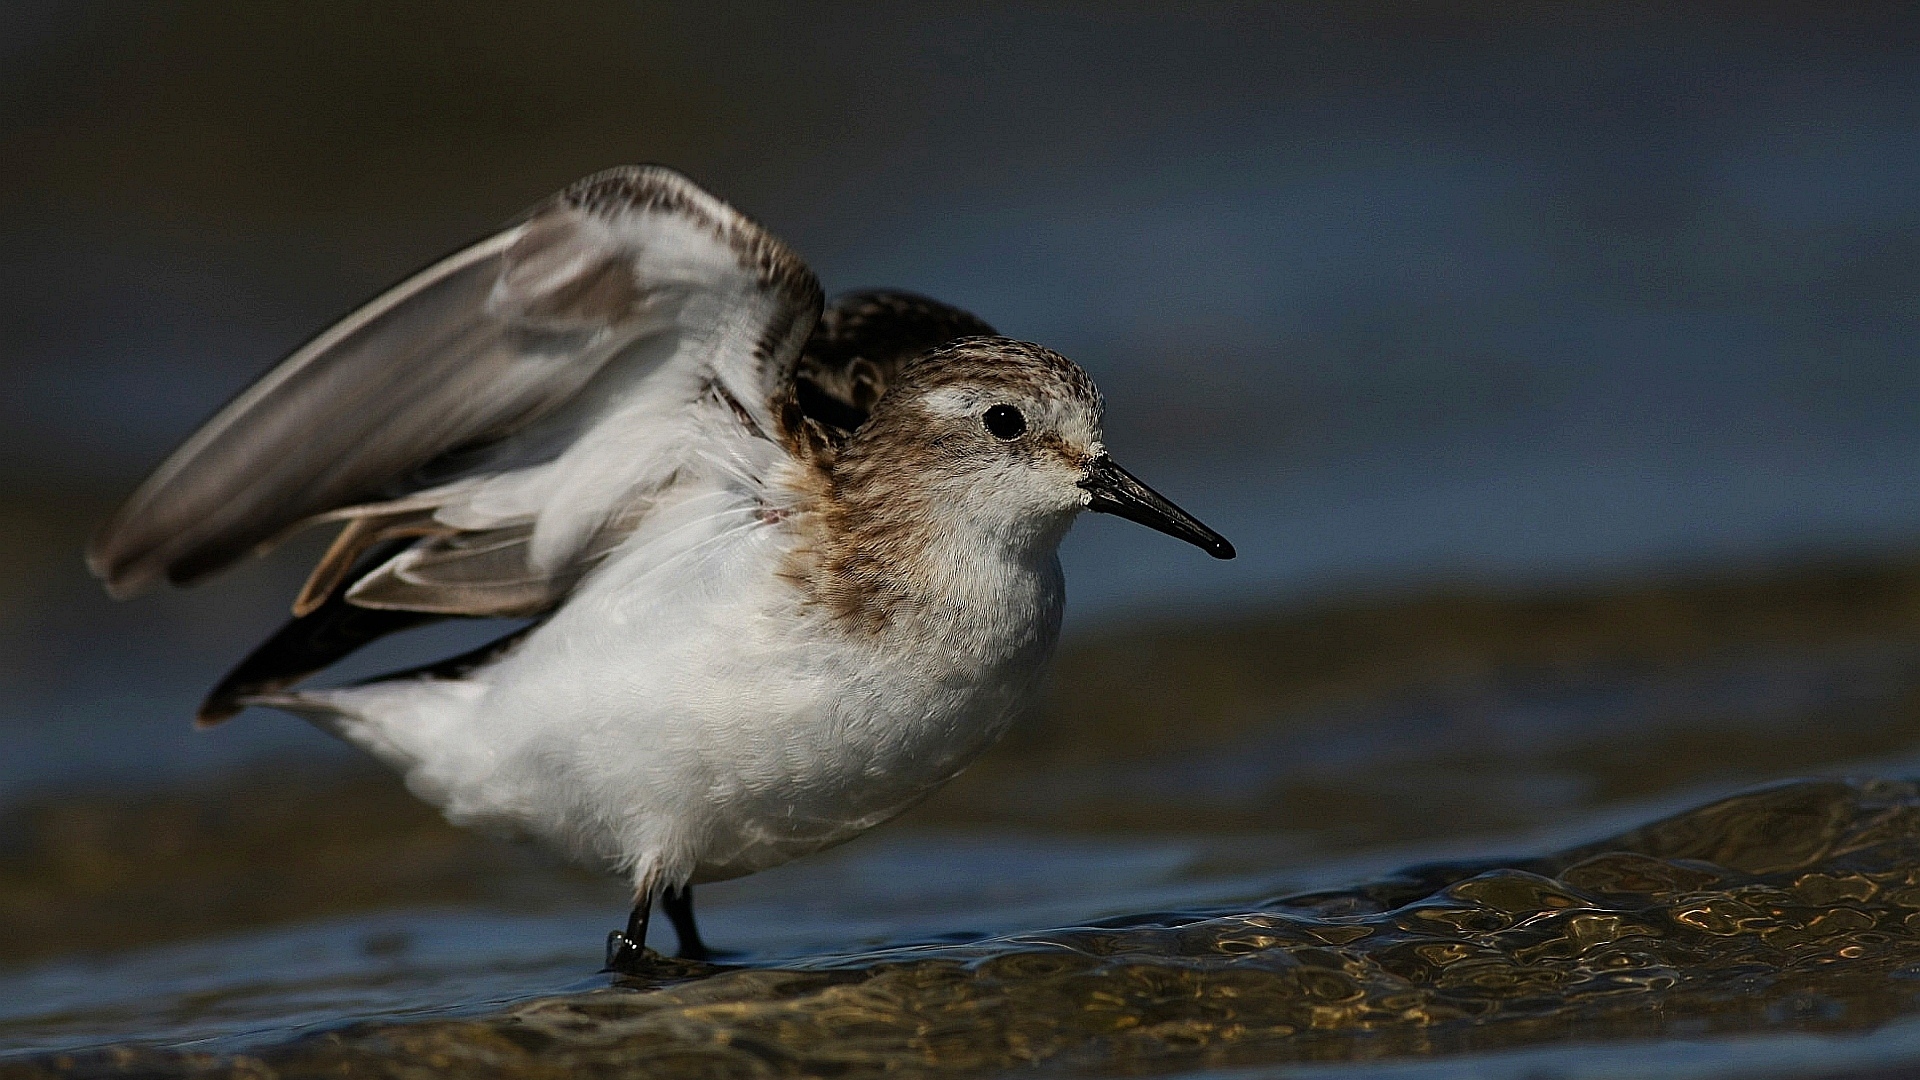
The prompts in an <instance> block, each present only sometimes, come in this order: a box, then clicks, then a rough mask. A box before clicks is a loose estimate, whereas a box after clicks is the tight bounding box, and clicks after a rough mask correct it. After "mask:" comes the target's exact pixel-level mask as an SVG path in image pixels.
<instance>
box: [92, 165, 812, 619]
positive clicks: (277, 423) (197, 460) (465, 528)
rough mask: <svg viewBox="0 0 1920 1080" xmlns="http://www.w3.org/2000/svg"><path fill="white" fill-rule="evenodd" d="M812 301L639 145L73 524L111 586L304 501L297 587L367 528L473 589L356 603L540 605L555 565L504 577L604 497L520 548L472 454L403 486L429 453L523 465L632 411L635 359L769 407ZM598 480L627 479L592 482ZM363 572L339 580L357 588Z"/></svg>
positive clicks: (766, 249) (359, 320) (323, 571)
mask: <svg viewBox="0 0 1920 1080" xmlns="http://www.w3.org/2000/svg"><path fill="white" fill-rule="evenodd" d="M820 303H821V300H820V287H819V283H818V282H817V281H816V280H815V278H814V276H813V273H812V272H811V271H810V270H808V269H807V267H806V265H805V264H804V263H803V262H802V261H801V260H800V259H799V258H798V257H797V256H796V255H794V253H793V252H792V251H790V250H789V249H788V248H787V247H786V246H785V245H784V244H782V243H781V242H780V241H779V240H777V239H775V238H774V237H773V236H772V235H770V234H768V233H767V232H766V231H765V230H763V229H761V228H760V227H759V226H758V225H756V224H755V223H754V222H752V221H751V220H749V219H748V218H746V217H745V216H744V215H742V214H740V213H739V212H737V211H735V210H734V209H733V208H732V207H730V206H728V205H727V204H725V203H724V202H721V201H720V200H719V199H716V198H714V197H713V196H712V195H709V194H708V193H706V192H705V191H702V190H701V189H700V188H699V187H697V186H695V185H694V184H693V183H692V182H691V181H689V180H687V179H686V178H685V177H682V176H680V175H679V174H677V173H675V172H673V171H671V170H668V169H664V168H658V167H639V168H632V167H629V168H619V169H612V170H609V171H607V172H603V173H599V174H596V175H594V176H590V177H588V178H586V179H584V180H581V181H580V182H578V183H576V184H574V185H573V186H572V187H569V188H568V189H566V190H565V191H563V192H561V193H559V194H558V195H556V196H554V197H553V198H552V199H549V200H548V201H547V202H545V203H543V204H541V205H540V206H538V207H536V208H535V209H534V210H533V211H531V212H530V213H529V214H528V215H527V216H526V217H525V218H524V219H522V220H521V221H520V222H519V223H518V224H516V225H514V226H512V227H510V228H508V229H506V230H505V231H503V232H501V233H499V234H497V235H495V236H491V237H489V238H487V239H485V240H482V241H480V242H479V243H477V244H475V245H473V246H472V247H470V248H467V249H466V250H464V251H461V252H459V253H457V254H455V255H452V256H450V257H448V258H447V259H444V260H442V261H441V262H439V263H436V264H435V265H433V266H431V267H428V268H427V269H426V270H423V271H421V272H420V273H418V274H416V275H414V276H413V277H412V278H409V279H408V280H406V281H404V282H402V283H401V284H399V285H398V286H395V287H394V288H393V289H392V290H390V291H389V292H387V293H386V294H385V295H383V296H381V297H379V298H378V299H376V300H374V301H373V302H372V303H370V304H368V305H366V306H365V307H363V308H361V309H360V310H358V311H356V312H354V313H353V314H352V315H349V316H348V317H347V318H345V319H343V320H341V321H340V323H338V324H337V325H335V326H334V327H333V328H332V329H329V330H327V331H326V332H325V333H323V334H321V335H320V336H319V337H317V338H315V339H314V340H313V341H311V342H309V343H308V344H307V345H305V346H304V347H302V348H301V349H299V350H298V351H297V352H295V353H294V354H293V355H291V356H289V357H288V358H287V359H286V360H285V361H283V362H281V364H280V365H279V366H277V367H275V368H274V369H273V370H272V371H270V372H268V373H267V375H266V376H265V377H263V378H262V379H260V381H259V382H257V383H255V384H254V385H253V386H251V387H249V388H248V389H247V390H246V391H245V392H243V393H242V394H241V395H240V396H239V397H237V398H235V399H234V400H233V401H232V402H231V403H230V404H228V405H227V406H226V407H225V408H223V409H221V410H220V411H219V412H218V413H217V414H215V415H214V417H213V418H212V419H211V420H209V421H207V423H206V424H205V425H204V426H202V427H201V428H200V430H199V431H197V432H195V433H194V435H193V436H192V437H191V438H189V439H188V440H187V441H186V443H185V444H183V445H182V446H181V447H180V448H179V449H178V450H176V451H174V453H173V454H172V456H170V457H169V458H167V460H166V461H165V462H164V463H162V464H161V466H160V467H159V468H158V469H157V470H155V471H154V473H153V475H152V476H150V477H149V478H148V479H147V480H146V482H145V483H143V484H142V485H141V486H140V487H139V489H138V490H136V491H135V492H134V493H133V495H132V496H131V497H130V498H129V499H128V500H127V502H126V504H125V505H124V506H122V507H121V508H120V510H119V511H118V512H117V513H116V514H115V515H114V516H113V518H112V519H111V520H109V521H108V522H107V524H106V525H105V526H104V527H103V528H102V529H101V530H100V532H99V533H98V535H97V536H96V537H95V538H94V540H93V543H92V544H91V545H90V546H89V548H88V552H87V561H88V565H89V566H90V567H91V568H92V569H93V572H94V573H95V574H97V575H98V576H99V577H101V578H102V579H103V580H104V581H105V583H106V586H107V589H108V591H109V592H111V593H112V594H113V595H115V596H128V595H132V594H134V593H137V592H139V591H141V590H142V589H145V588H147V587H149V586H151V585H153V584H154V583H155V582H157V581H159V580H161V579H163V578H164V579H166V580H168V581H172V582H174V583H176V584H185V583H188V582H192V581H194V580H197V579H199V578H201V577H204V576H206V575H208V574H212V573H214V572H216V571H218V570H221V569H223V568H225V567H226V566H228V565H230V564H231V563H233V562H234V561H235V560H237V559H239V558H241V557H243V556H245V555H247V554H249V553H254V552H258V551H261V550H264V549H265V548H266V547H269V546H271V545H272V544H273V543H275V542H277V541H278V540H279V539H280V538H281V537H283V536H285V535H287V534H288V532H289V531H290V530H294V529H297V528H298V527H299V526H301V525H302V524H305V523H310V522H315V521H323V520H348V521H349V527H348V529H347V531H346V533H344V534H343V535H342V538H341V542H340V543H337V544H336V545H335V550H334V552H332V553H330V556H329V559H328V560H326V561H323V563H322V566H321V567H320V569H319V570H317V571H316V573H315V578H314V581H312V582H310V583H309V587H308V589H307V591H306V593H304V594H303V597H302V600H303V602H305V603H306V604H307V606H308V607H309V609H310V608H311V607H312V606H316V605H317V604H318V603H319V602H320V601H321V600H324V599H325V597H326V595H328V594H329V593H331V591H332V590H333V588H334V587H335V586H336V585H338V584H339V583H340V582H342V581H343V580H344V578H345V576H346V573H347V570H348V569H349V568H350V567H352V566H353V565H354V563H355V560H356V557H357V556H358V555H359V554H360V553H361V552H362V551H364V550H365V549H366V548H367V547H368V545H371V544H374V543H378V542H382V541H390V540H392V539H394V538H395V537H405V536H413V537H419V538H421V539H420V541H419V542H418V543H416V544H415V546H414V550H413V551H410V552H409V553H407V554H408V555H409V556H417V557H416V558H415V561H416V562H423V563H429V564H433V565H431V566H428V567H427V569H428V570H434V569H437V570H438V571H439V572H440V573H441V574H442V576H445V577H450V578H452V579H454V580H457V581H460V582H464V583H465V586H466V587H473V588H479V589H480V591H481V592H482V593H486V595H484V596H481V597H480V599H478V600H476V601H474V602H473V603H471V604H466V605H464V606H463V604H462V603H460V602H458V601H446V602H442V603H438V604H436V603H435V602H434V601H433V597H432V596H426V597H425V598H424V599H421V603H422V604H424V605H425V606H420V605H409V604H407V603H405V602H396V603H393V604H383V603H381V602H380V599H379V597H378V596H377V595H370V596H369V597H368V598H367V605H368V606H393V607H411V608H412V609H415V610H438V611H442V612H445V613H458V614H468V613H472V614H496V613H527V612H528V611H532V610H538V609H539V608H540V607H541V606H542V605H543V604H547V603H549V602H550V601H551V600H552V592H553V587H552V585H553V582H552V581H551V580H548V581H543V582H536V583H531V584H530V583H529V582H527V581H524V580H509V581H506V583H505V584H504V585H502V584H501V582H502V580H503V578H505V579H511V578H512V577H513V575H514V574H516V573H519V574H521V575H522V576H523V577H524V576H526V575H527V574H529V573H531V574H533V575H535V576H541V575H544V576H545V577H546V578H548V579H551V578H553V577H554V576H555V571H554V565H555V564H556V563H557V562H563V561H564V555H565V554H566V553H565V552H562V553H560V556H561V557H556V553H555V551H554V550H553V549H554V548H555V545H556V544H558V545H559V546H560V547H565V546H566V544H567V543H572V544H573V545H574V546H575V547H577V548H591V546H592V544H593V537H594V535H595V528H596V527H597V526H595V525H592V524H591V523H592V522H603V521H605V520H606V519H608V518H610V517H615V516H617V515H618V513H619V508H618V507H615V506H605V507H594V506H589V507H585V508H582V509H581V517H582V520H584V521H588V522H589V523H590V524H589V525H588V526H584V527H579V528H573V529H572V530H571V533H572V534H579V535H577V536H574V537H573V539H571V540H566V539H564V538H563V539H562V540H560V541H554V540H552V539H549V540H547V541H546V547H547V549H548V550H546V551H544V552H536V554H537V555H538V556H539V557H533V556H530V555H529V554H528V551H529V549H528V541H529V538H531V537H533V533H534V528H533V518H534V517H536V516H537V515H529V514H527V513H518V512H515V511H507V512H502V513H498V514H495V515H494V516H493V517H491V518H490V517H488V514H487V512H486V511H484V509H475V507H478V506H481V505H482V504H483V503H485V502H486V498H487V496H488V491H487V489H486V484H485V478H484V477H482V478H475V477H474V476H473V475H472V474H473V470H472V469H469V470H468V473H467V479H466V480H458V479H456V480H455V482H454V484H453V485H452V487H451V488H450V489H448V490H452V491H454V492H456V493H457V494H458V496H459V499H463V500H465V503H464V504H463V505H462V506H458V507H451V508H450V507H449V506H448V505H447V500H446V499H433V498H423V497H420V496H417V495H414V493H417V492H420V491H422V490H430V489H447V485H446V481H447V480H448V478H449V476H453V477H456V478H457V477H458V476H460V475H461V473H460V471H459V469H457V468H454V467H453V466H451V465H449V462H454V463H458V462H473V461H482V462H488V463H492V464H491V465H489V466H488V467H490V468H498V467H500V466H499V463H501V462H511V464H512V466H513V467H514V468H515V469H518V470H519V471H521V472H527V471H529V469H528V468H527V467H537V466H538V464H539V462H540V461H542V460H548V461H551V460H552V459H554V458H556V457H558V456H559V455H560V454H562V453H563V452H564V451H565V450H566V449H567V448H568V447H569V446H570V445H571V444H572V442H574V441H577V440H579V439H584V438H590V437H592V436H593V435H594V434H595V432H594V423H593V422H594V420H595V418H596V416H598V415H602V414H605V413H606V412H608V411H609V410H613V409H616V408H626V409H627V410H629V411H631V408H632V403H633V398H634V396H635V394H636V393H637V392H638V391H635V390H634V387H636V386H637V385H639V384H640V383H641V382H642V380H647V386H648V388H649V389H648V390H647V391H645V392H646V393H656V394H665V395H668V396H669V397H672V396H685V397H689V398H690V397H693V396H696V395H699V394H703V393H706V394H712V393H720V394H721V395H722V396H723V397H724V398H725V399H726V401H727V403H728V405H729V407H730V408H732V409H734V410H736V411H738V412H739V413H740V418H741V420H742V422H743V423H746V424H749V425H753V426H758V427H759V428H761V429H762V430H764V431H769V432H771V431H774V430H776V413H777V405H776V401H777V399H779V398H781V397H782V396H783V395H784V394H785V393H786V391H787V387H788V385H789V382H790V380H791V378H792V368H793V364H794V361H795V359H796V358H797V356H798V355H799V353H800V350H801V347H802V345H803V343H804V342H805V341H806V339H807V335H808V333H809V332H810V331H811V329H812V328H813V325H814V323H815V321H816V320H817V318H818V317H819V313H820ZM662 374H664V375H667V376H669V377H667V378H657V376H660V375H662ZM658 404H659V407H658V408H655V409H653V410H651V412H652V414H654V415H669V416H670V415H671V413H672V409H673V408H674V407H675V406H676V405H679V404H681V403H680V402H676V401H662V402H659V403H658ZM596 410H597V411H596ZM643 411H644V410H643ZM496 479H497V478H496ZM496 494H497V493H496ZM599 494H600V495H601V497H617V496H620V495H622V494H624V492H623V491H617V490H612V489H610V488H607V487H606V486H605V485H602V487H601V489H600V491H599ZM410 495H413V496H414V497H413V498H412V499H411V500H410V499H409V498H408V496H410ZM456 501H457V500H456ZM496 501H497V500H496ZM370 503H377V504H378V505H366V504H370ZM521 509H522V510H524V507H522V508H521ZM462 514H464V515H465V517H466V519H467V520H448V518H449V516H452V517H453V518H456V519H457V518H460V517H461V515H462ZM554 531H555V530H552V529H548V530H547V532H548V533H553V532H554ZM560 532H563V533H566V532H568V530H565V529H563V530H560ZM488 533H493V534H495V535H487V536H480V537H479V538H476V536H475V535H473V534H488ZM538 543H539V541H537V540H536V541H535V546H536V547H537V546H538ZM516 547H517V550H516ZM516 560H517V561H518V565H517V566H516V565H510V564H515V562H516ZM529 560H531V562H530V561H529ZM534 564H537V566H535V565H534ZM530 566H531V567H533V568H532V569H529V567H530ZM503 568H505V569H504V570H503ZM402 569H404V568H402ZM561 576H564V575H561ZM370 577H371V576H370ZM388 577H389V578H394V579H395V580H399V579H398V578H397V577H396V575H395V574H392V573H389V574H388ZM427 580H429V581H431V580H432V579H431V577H429V578H428V579H427ZM378 584H379V583H378V582H376V581H372V580H368V581H363V582H361V583H360V585H356V591H361V588H360V586H362V585H364V586H368V588H366V589H365V591H366V592H368V593H370V594H375V593H378V592H379V589H378V588H373V587H372V586H377V585H378ZM404 584H405V582H404V581H399V584H397V585H395V586H394V589H395V590H397V591H401V592H404V590H403V589H400V585H404ZM489 587H494V588H495V591H494V592H493V593H487V589H488V588H489ZM501 589H504V590H505V591H506V592H508V593H512V596H511V598H510V599H509V600H508V601H502V600H501V598H500V590H501ZM515 590H517V591H515ZM428 592H431V590H430V589H429V590H428ZM434 595H439V596H441V599H442V600H444V595H442V594H434ZM356 602H359V598H358V597H356Z"/></svg>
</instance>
